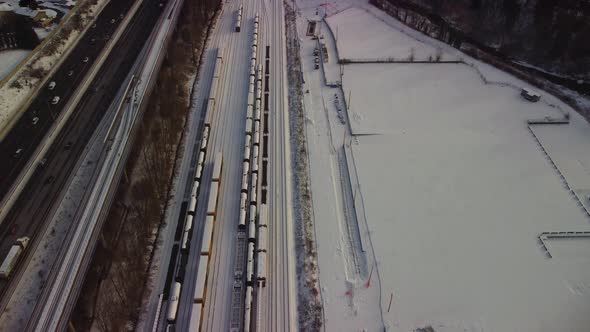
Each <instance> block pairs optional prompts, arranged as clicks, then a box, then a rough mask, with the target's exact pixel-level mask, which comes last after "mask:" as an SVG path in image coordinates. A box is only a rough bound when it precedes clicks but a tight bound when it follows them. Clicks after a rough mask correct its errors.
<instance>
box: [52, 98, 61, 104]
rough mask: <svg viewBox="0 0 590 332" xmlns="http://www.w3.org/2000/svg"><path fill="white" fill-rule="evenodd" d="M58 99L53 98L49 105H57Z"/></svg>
mask: <svg viewBox="0 0 590 332" xmlns="http://www.w3.org/2000/svg"><path fill="white" fill-rule="evenodd" d="M59 99H60V98H59V96H55V97H53V99H51V105H57V104H58V103H59Z"/></svg>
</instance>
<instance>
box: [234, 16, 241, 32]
mask: <svg viewBox="0 0 590 332" xmlns="http://www.w3.org/2000/svg"><path fill="white" fill-rule="evenodd" d="M241 29H242V17H241V16H239V17H238V19H237V20H236V26H235V27H234V31H235V32H240V30H241Z"/></svg>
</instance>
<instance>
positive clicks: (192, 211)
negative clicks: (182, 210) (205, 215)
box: [188, 196, 197, 216]
mask: <svg viewBox="0 0 590 332" xmlns="http://www.w3.org/2000/svg"><path fill="white" fill-rule="evenodd" d="M196 211H197V197H196V196H191V201H190V203H189V206H188V213H190V214H192V215H193V216H194V215H195V212H196Z"/></svg>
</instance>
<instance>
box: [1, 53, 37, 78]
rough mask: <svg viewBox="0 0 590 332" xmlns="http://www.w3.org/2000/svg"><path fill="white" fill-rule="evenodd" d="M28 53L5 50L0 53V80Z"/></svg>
mask: <svg viewBox="0 0 590 332" xmlns="http://www.w3.org/2000/svg"><path fill="white" fill-rule="evenodd" d="M29 52H30V51H28V50H7V51H2V52H0V80H1V79H2V78H3V77H5V76H6V75H8V73H10V72H11V71H12V70H13V69H14V68H15V67H16V66H17V65H18V63H19V62H21V61H22V60H23V59H24V58H25V57H26V56H27V54H29Z"/></svg>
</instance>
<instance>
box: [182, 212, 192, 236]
mask: <svg viewBox="0 0 590 332" xmlns="http://www.w3.org/2000/svg"><path fill="white" fill-rule="evenodd" d="M192 228H193V215H192V214H189V215H188V216H186V222H185V223H184V231H185V232H186V231H190V230H191V229H192Z"/></svg>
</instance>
